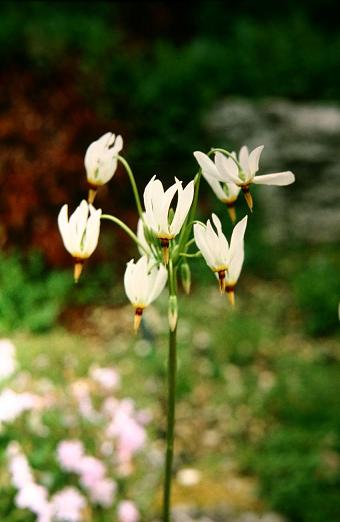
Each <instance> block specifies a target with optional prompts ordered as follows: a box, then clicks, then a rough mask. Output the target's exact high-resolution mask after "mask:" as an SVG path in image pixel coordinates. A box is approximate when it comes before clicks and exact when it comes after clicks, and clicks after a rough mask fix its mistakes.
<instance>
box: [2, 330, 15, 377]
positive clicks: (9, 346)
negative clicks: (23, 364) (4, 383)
mask: <svg viewBox="0 0 340 522" xmlns="http://www.w3.org/2000/svg"><path fill="white" fill-rule="evenodd" d="M16 367H17V360H16V352H15V346H14V344H13V343H12V341H10V340H9V339H0V381H1V380H3V379H7V378H8V377H10V376H11V375H12V374H13V373H14V372H15V370H16Z"/></svg>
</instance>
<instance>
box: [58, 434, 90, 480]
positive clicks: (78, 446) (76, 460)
mask: <svg viewBox="0 0 340 522" xmlns="http://www.w3.org/2000/svg"><path fill="white" fill-rule="evenodd" d="M83 456H84V445H83V443H82V442H81V441H80V440H62V441H61V442H59V444H58V446H57V459H58V462H59V464H60V466H61V468H62V469H64V470H65V471H71V472H78V471H79V469H80V464H81V461H82V458H83Z"/></svg>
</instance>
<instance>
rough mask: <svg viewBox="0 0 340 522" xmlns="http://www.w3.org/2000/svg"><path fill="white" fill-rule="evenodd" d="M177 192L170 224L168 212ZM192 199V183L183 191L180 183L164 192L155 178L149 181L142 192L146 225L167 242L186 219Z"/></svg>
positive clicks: (174, 235) (177, 182) (177, 231)
mask: <svg viewBox="0 0 340 522" xmlns="http://www.w3.org/2000/svg"><path fill="white" fill-rule="evenodd" d="M176 192H177V198H178V200H177V206H176V210H175V213H174V216H173V219H172V220H171V222H169V210H170V205H171V201H172V199H173V197H174V196H175V194H176ZM193 197H194V182H193V181H190V183H188V185H187V186H186V187H185V189H183V187H182V182H181V181H179V180H178V179H177V178H175V183H174V184H173V185H172V186H171V187H170V188H168V190H166V191H165V192H164V189H163V185H162V183H161V181H160V180H159V179H156V176H153V178H152V179H151V180H150V181H149V183H148V184H147V186H146V187H145V190H144V204H145V217H146V223H147V225H148V226H149V227H150V228H151V230H152V231H153V232H154V233H155V234H156V236H157V237H158V238H160V239H165V240H169V239H172V238H174V237H176V236H177V234H178V233H179V231H180V230H181V228H182V225H183V223H184V221H185V218H186V217H187V214H188V212H189V209H190V207H191V203H192V200H193Z"/></svg>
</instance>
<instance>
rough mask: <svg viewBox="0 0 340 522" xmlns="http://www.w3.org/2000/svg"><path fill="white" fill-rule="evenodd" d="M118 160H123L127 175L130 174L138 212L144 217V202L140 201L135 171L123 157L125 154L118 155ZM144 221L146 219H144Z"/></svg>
mask: <svg viewBox="0 0 340 522" xmlns="http://www.w3.org/2000/svg"><path fill="white" fill-rule="evenodd" d="M118 161H120V162H121V164H122V165H124V168H125V170H126V172H127V175H128V176H129V178H130V183H131V187H132V191H133V195H134V197H135V201H136V205H137V210H138V214H139V217H141V218H142V219H143V209H142V204H141V202H140V197H139V192H138V188H137V185H136V180H135V177H134V175H133V172H132V170H131V167H130V165H129V164H128V162H127V161H126V159H125V158H123V156H118ZM143 221H144V220H143Z"/></svg>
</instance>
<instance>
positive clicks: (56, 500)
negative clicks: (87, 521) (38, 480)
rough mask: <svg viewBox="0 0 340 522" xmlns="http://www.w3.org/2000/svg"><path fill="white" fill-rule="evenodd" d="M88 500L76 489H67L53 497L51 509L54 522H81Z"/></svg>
mask: <svg viewBox="0 0 340 522" xmlns="http://www.w3.org/2000/svg"><path fill="white" fill-rule="evenodd" d="M85 507H86V500H85V498H84V497H83V495H81V494H80V493H79V491H78V490H77V489H76V488H74V487H67V488H64V489H62V490H61V491H59V492H58V493H56V494H55V495H53V497H52V499H51V509H52V516H53V520H60V521H62V522H65V521H66V520H67V522H81V521H82V520H84V518H83V514H82V511H83V510H84V508H85Z"/></svg>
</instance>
